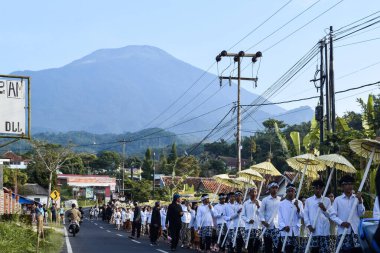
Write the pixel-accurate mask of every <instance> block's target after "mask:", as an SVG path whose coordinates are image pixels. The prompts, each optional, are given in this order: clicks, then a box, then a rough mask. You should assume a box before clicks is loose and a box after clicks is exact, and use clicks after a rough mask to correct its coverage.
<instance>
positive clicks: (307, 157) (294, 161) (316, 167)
mask: <svg viewBox="0 0 380 253" xmlns="http://www.w3.org/2000/svg"><path fill="white" fill-rule="evenodd" d="M286 162H287V163H288V164H289V166H290V167H292V168H293V169H295V170H298V171H302V177H301V181H300V184H299V186H298V190H297V195H296V198H295V199H296V201H297V199H298V198H299V196H300V193H301V189H302V184H303V181H304V179H305V174H306V172H307V171H309V172H310V171H313V172H318V171H322V170H325V169H326V165H325V163H324V162H322V161H319V160H317V159H316V158H315V156H314V155H312V154H303V155H299V156H295V157H292V158H289V159H287V160H286ZM302 167H303V168H302ZM310 173H312V172H310ZM293 216H294V212H292V213H291V215H290V221H292V220H293ZM288 235H289V234H288V233H286V235H285V239H284V242H283V245H282V249H281V252H285V246H286V241H287V240H288Z"/></svg>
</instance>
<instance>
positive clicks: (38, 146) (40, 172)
mask: <svg viewBox="0 0 380 253" xmlns="http://www.w3.org/2000/svg"><path fill="white" fill-rule="evenodd" d="M31 143H32V145H33V147H34V156H33V162H32V163H29V164H28V168H27V171H28V170H29V173H30V174H29V173H28V172H27V173H28V177H29V179H30V180H35V181H36V182H38V181H40V180H43V182H41V183H45V182H46V181H45V180H44V179H45V178H46V177H48V195H47V196H48V201H47V206H48V207H49V204H50V192H51V189H52V184H54V182H55V181H56V180H55V177H56V174H57V170H58V169H59V168H60V167H61V166H62V165H63V164H64V163H65V162H66V161H67V160H69V159H71V158H72V152H71V150H70V149H69V148H65V147H62V146H60V145H56V144H50V143H45V142H40V141H33V142H31ZM40 176H41V177H42V178H39V177H40ZM53 177H54V181H53Z"/></svg>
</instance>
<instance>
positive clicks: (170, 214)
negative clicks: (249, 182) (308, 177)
mask: <svg viewBox="0 0 380 253" xmlns="http://www.w3.org/2000/svg"><path fill="white" fill-rule="evenodd" d="M340 185H341V188H342V195H340V196H338V197H336V198H335V199H334V196H333V195H332V194H329V195H328V197H323V198H322V192H323V189H324V187H325V185H324V182H323V181H321V180H315V181H313V182H312V188H313V191H314V195H313V196H311V197H309V198H300V199H295V197H296V192H297V188H296V186H295V185H294V184H291V183H289V184H288V185H287V187H286V194H285V196H278V189H279V186H278V184H277V183H276V182H270V183H269V184H268V191H269V196H267V197H265V198H264V199H262V201H260V200H259V199H258V196H257V189H256V187H252V188H250V189H249V190H247V193H248V194H247V196H246V199H244V198H245V196H244V195H245V194H244V193H243V192H241V191H236V192H231V193H228V194H223V193H221V194H219V195H218V197H219V201H218V203H216V204H214V203H212V202H211V201H210V198H209V196H208V195H207V194H203V195H202V196H201V201H200V202H189V201H186V200H183V199H182V198H181V196H180V195H178V194H175V195H174V196H173V201H172V203H171V204H170V205H169V206H161V205H160V202H156V203H155V205H154V207H153V208H151V207H150V206H140V205H139V204H138V203H137V202H134V203H133V207H131V208H128V207H120V206H118V205H117V204H115V203H113V204H112V203H110V204H109V205H105V206H103V207H100V208H98V207H93V208H91V210H90V217H91V219H97V217H98V216H100V217H102V219H103V220H105V221H107V222H110V223H112V224H115V226H116V229H118V230H120V229H125V230H127V231H128V232H130V233H131V235H130V238H131V239H139V238H140V237H141V236H147V237H149V239H150V243H151V245H152V246H155V245H157V242H158V240H159V239H160V238H162V239H160V240H163V241H167V242H169V243H170V248H171V250H172V251H175V250H176V249H177V247H178V245H181V246H180V247H181V248H189V249H194V250H197V251H201V252H211V251H214V252H228V253H232V252H242V251H243V249H244V248H246V249H247V251H248V252H249V253H251V252H265V253H269V252H281V249H282V245H283V243H284V241H285V237H286V243H285V252H304V251H305V246H306V243H307V240H308V237H309V236H310V233H312V234H313V236H312V240H311V244H310V245H311V248H310V252H312V253H314V252H323V253H327V252H334V251H335V247H336V245H337V243H338V242H339V240H340V238H341V236H342V233H343V230H344V229H345V228H347V229H348V233H347V235H346V237H345V240H344V243H343V246H342V251H341V252H347V253H348V252H353V253H355V252H362V250H361V247H360V243H359V235H358V234H359V232H358V227H359V223H360V217H361V216H362V215H363V214H364V212H365V207H364V204H363V198H362V196H361V193H359V192H358V193H356V194H354V191H353V185H354V178H352V177H351V176H348V175H347V176H343V177H342V178H341V179H340ZM355 199H357V200H355ZM354 204H356V205H357V206H355V212H354V215H353V218H352V219H351V222H348V215H349V210H351V208H352V207H353V205H354ZM318 209H319V210H318ZM373 211H374V212H373V215H374V217H375V218H379V219H380V211H379V203H378V201H377V200H376V202H375V206H374V210H373ZM317 215H318V222H317V223H316V226H315V227H313V226H314V221H315V219H316V217H317Z"/></svg>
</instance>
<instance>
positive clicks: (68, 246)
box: [63, 227, 73, 253]
mask: <svg viewBox="0 0 380 253" xmlns="http://www.w3.org/2000/svg"><path fill="white" fill-rule="evenodd" d="M63 229H64V230H65V237H66V247H67V253H73V249H72V248H71V244H70V240H69V234H68V233H67V229H66V227H63Z"/></svg>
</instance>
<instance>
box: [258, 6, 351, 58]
mask: <svg viewBox="0 0 380 253" xmlns="http://www.w3.org/2000/svg"><path fill="white" fill-rule="evenodd" d="M343 1H344V0H340V1H339V2H337V3H336V4H334V5H333V6H331V7H330V8H328V9H327V10H325V11H324V12H322V13H321V14H319V15H318V16H316V17H315V18H313V19H311V20H310V21H309V22H307V23H306V24H304V25H302V26H301V27H299V28H297V29H296V30H294V31H293V32H291V33H290V34H288V35H287V36H285V37H283V38H282V39H280V40H279V41H277V42H276V43H274V44H273V45H271V46H270V47H268V48H266V49H265V50H263V52H266V51H268V50H270V49H272V48H273V47H275V46H276V45H278V44H279V43H281V42H283V41H284V40H286V39H288V38H289V37H290V36H292V35H293V34H295V33H296V32H298V31H300V30H301V29H303V28H305V27H306V26H308V25H309V24H311V23H312V22H314V21H315V20H316V19H318V18H320V17H321V16H323V15H324V14H326V13H327V12H329V11H330V10H332V9H333V8H335V7H336V6H338V5H339V4H340V3H342V2H343Z"/></svg>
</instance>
